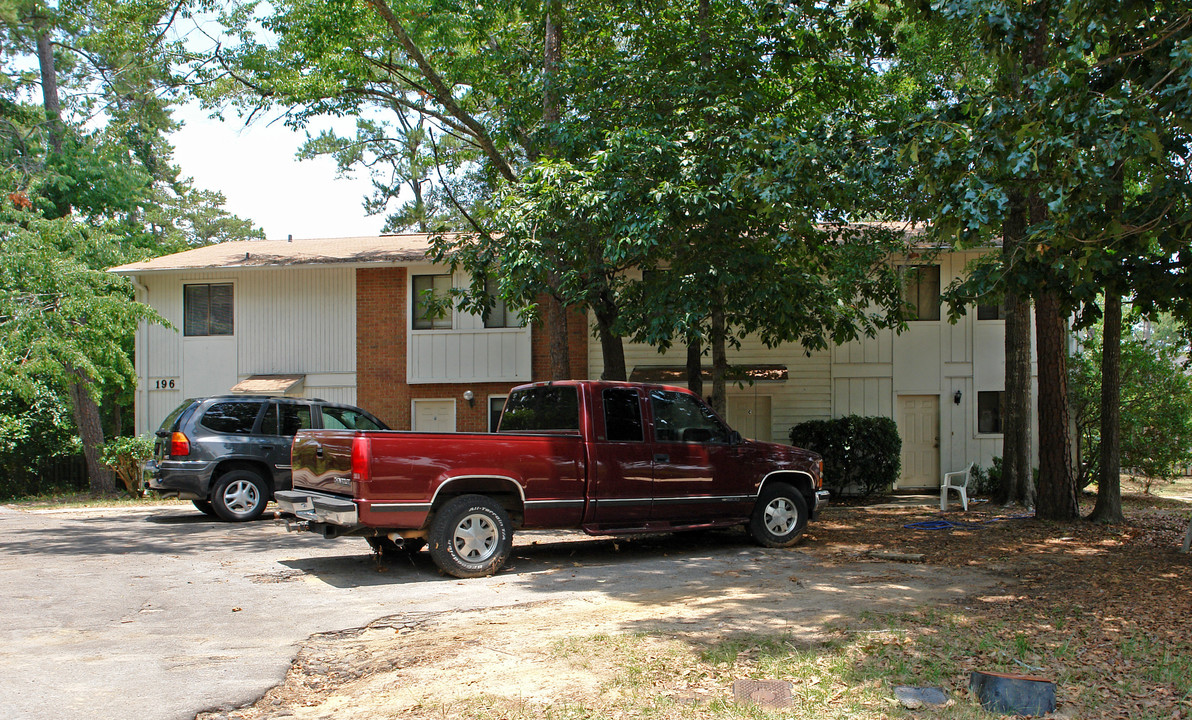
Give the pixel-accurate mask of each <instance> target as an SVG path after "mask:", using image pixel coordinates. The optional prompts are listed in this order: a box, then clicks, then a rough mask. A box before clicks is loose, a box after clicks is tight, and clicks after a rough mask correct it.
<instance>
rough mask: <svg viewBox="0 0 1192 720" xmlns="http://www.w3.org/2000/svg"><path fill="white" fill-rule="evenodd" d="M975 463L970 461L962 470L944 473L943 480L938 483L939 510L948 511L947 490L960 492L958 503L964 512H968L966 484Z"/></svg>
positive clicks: (970, 477) (970, 478) (971, 474)
mask: <svg viewBox="0 0 1192 720" xmlns="http://www.w3.org/2000/svg"><path fill="white" fill-rule="evenodd" d="M976 464H977V463H976V462H971V463H969V466H968V467H966V468H965V469H963V470H956V471H954V472H949V473H944V481H943V482H942V483H940V512H948V491H949V490H955V491H956V492H958V493H960V504H961V505H963V506H964V509H965V512H968V484H969V481H970V480H972V478H973V466H974V465H976Z"/></svg>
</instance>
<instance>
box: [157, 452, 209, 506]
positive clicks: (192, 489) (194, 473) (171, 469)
mask: <svg viewBox="0 0 1192 720" xmlns="http://www.w3.org/2000/svg"><path fill="white" fill-rule="evenodd" d="M214 465H215V463H210V462H186V461H181V460H163V461H160V462H159V461H157V460H150V461H148V462H146V463H145V467H144V468H143V470H142V477H143V478H144V481H145V489H146V490H150V491H152V492H155V493H157V494H158V495H161V496H162V497H178V498H181V499H183V500H206V499H207V497H208V495H210V492H211V471H212V469H213V468H214Z"/></svg>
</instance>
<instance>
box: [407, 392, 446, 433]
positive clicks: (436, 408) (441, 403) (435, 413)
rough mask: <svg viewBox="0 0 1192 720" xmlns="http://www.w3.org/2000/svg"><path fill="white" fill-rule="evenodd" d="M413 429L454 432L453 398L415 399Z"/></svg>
mask: <svg viewBox="0 0 1192 720" xmlns="http://www.w3.org/2000/svg"><path fill="white" fill-rule="evenodd" d="M413 416H414V427H413V429H414V430H418V431H421V432H455V401H454V400H415V401H414V412H413Z"/></svg>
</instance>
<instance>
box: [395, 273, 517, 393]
mask: <svg viewBox="0 0 1192 720" xmlns="http://www.w3.org/2000/svg"><path fill="white" fill-rule="evenodd" d="M445 272H447V270H446V269H444V268H441V267H436V266H433V265H419V266H414V267H411V268H410V270H409V273H410V276H411V277H413V276H414V275H423V274H436V273H445ZM468 282H469V281H468V279H467V278H466V277H465V276H463V275H457V276H456V277H455V278H453V284H454V285H455V287H466V286H467V285H468ZM410 292H411V295H410V299H411V300H412V299H413V292H412V291H410ZM407 306H408V307H410V308H412V307H413V303H412V302H408V303H407ZM406 327H408V328H412V327H413V322H412V318H411V317H410V315H409V313H407V317H406ZM530 352H531V343H530V328H529V326H526V327H517V328H486V327H484V318H482V317H481V316H480V315H476V314H473V313H467V312H461V311H460V310H458V309H453V310H452V316H451V329H449V330H448V329H440V330H413V329H411V330H410V331H409V342H408V353H407V363H406V373H407V381H408V382H409V383H410V384H412V385H413V384H419V383H450V382H529V381H530V380H531V379H532V374H533V366H532V362H531V360H532V358H531V356H530Z"/></svg>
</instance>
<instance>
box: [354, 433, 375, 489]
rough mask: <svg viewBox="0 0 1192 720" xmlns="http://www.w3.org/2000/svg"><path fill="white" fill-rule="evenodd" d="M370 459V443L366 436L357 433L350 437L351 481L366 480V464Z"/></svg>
mask: <svg viewBox="0 0 1192 720" xmlns="http://www.w3.org/2000/svg"><path fill="white" fill-rule="evenodd" d="M371 459H372V445H371V444H370V443H369V442H368V438H366V437H364V436H363V435H357V436H356V437H354V438H352V482H358V483H359V482H368V465H369V460H371Z"/></svg>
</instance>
